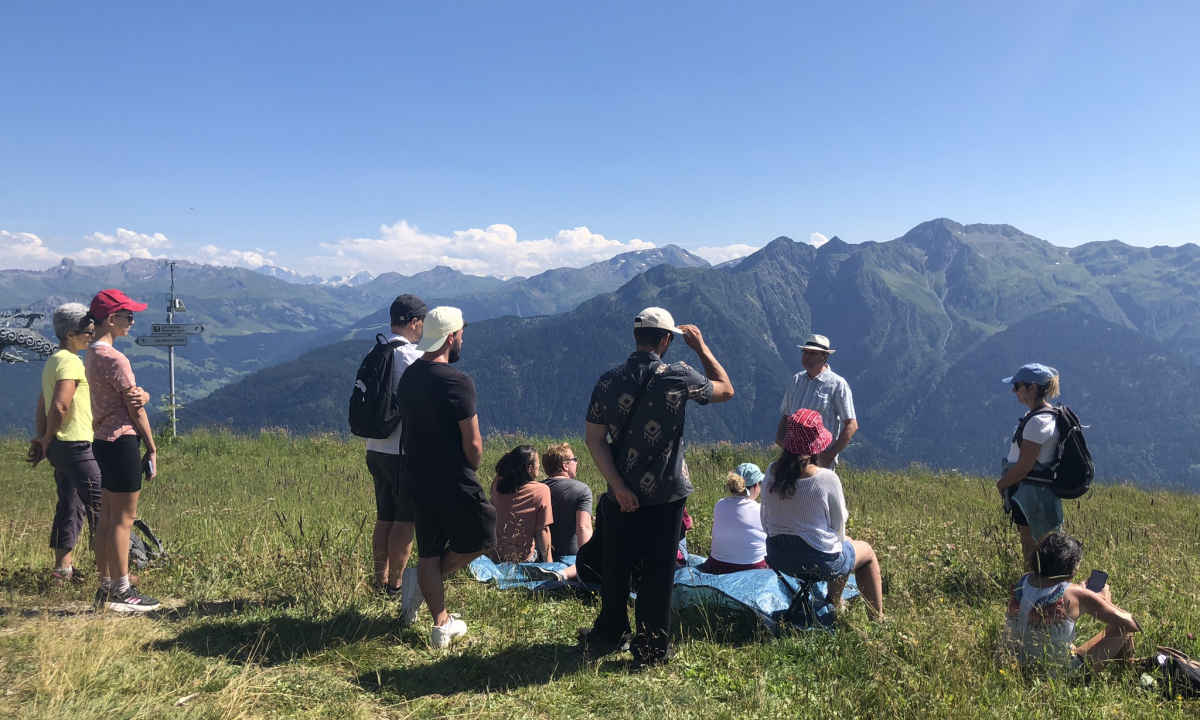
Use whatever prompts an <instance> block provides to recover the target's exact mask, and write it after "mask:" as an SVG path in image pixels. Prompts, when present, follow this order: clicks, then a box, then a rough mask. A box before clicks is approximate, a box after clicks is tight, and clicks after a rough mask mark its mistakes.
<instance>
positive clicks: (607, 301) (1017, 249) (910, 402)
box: [190, 219, 1200, 489]
mask: <svg viewBox="0 0 1200 720" xmlns="http://www.w3.org/2000/svg"><path fill="white" fill-rule="evenodd" d="M1198 250H1200V249H1198V248H1196V246H1194V245H1189V246H1184V247H1181V248H1152V249H1144V250H1143V249H1142V248H1132V247H1130V246H1127V245H1124V244H1122V243H1118V242H1105V243H1092V244H1089V245H1085V246H1081V247H1078V248H1073V249H1067V248H1059V247H1056V246H1054V245H1052V244H1050V243H1048V242H1046V241H1044V240H1040V239H1038V238H1036V237H1033V236H1031V235H1028V234H1026V233H1023V232H1021V231H1019V230H1017V229H1016V228H1013V227H1011V226H1007V225H966V226H964V225H960V224H958V223H955V222H953V221H949V220H945V219H939V220H935V221H930V222H927V223H923V224H921V225H919V226H917V227H916V228H914V229H913V230H911V231H909V232H908V233H906V234H905V235H904V236H902V237H900V238H897V239H896V240H892V241H889V242H884V243H861V244H857V245H849V244H847V243H845V242H843V241H841V240H840V239H838V238H832V239H830V240H829V242H828V243H826V244H824V245H823V246H822V247H820V248H814V247H812V246H810V245H808V244H805V243H797V242H793V241H792V240H790V239H788V238H778V239H776V240H775V241H773V242H771V243H770V244H768V245H767V246H766V247H764V248H763V249H762V250H760V251H758V252H756V253H755V254H753V255H751V256H749V257H747V258H745V259H743V260H742V261H741V262H739V263H737V264H735V265H733V266H730V267H725V268H711V267H673V266H670V265H659V266H657V267H653V268H651V269H649V270H647V271H645V272H642V273H640V274H638V275H637V276H635V277H634V278H633V279H631V280H630V281H629V282H627V283H626V284H625V285H623V286H622V287H620V288H619V289H618V290H616V291H614V292H611V293H605V294H601V295H598V296H596V297H594V298H592V299H590V300H588V301H586V302H584V303H582V304H580V305H579V306H577V307H575V308H574V309H572V310H570V311H568V312H565V313H559V314H554V315H543V316H537V317H518V316H515V315H508V316H504V317H499V318H494V319H491V320H487V321H483V322H477V323H476V322H472V323H471V326H470V328H469V330H468V337H467V345H466V348H465V350H464V354H463V359H462V361H461V367H462V369H463V370H464V371H466V372H468V373H470V374H471V375H472V376H473V377H474V378H475V380H476V383H477V386H478V388H479V414H480V419H481V424H482V425H483V426H484V427H485V428H486V429H488V430H490V431H498V432H518V431H519V432H525V433H532V434H561V433H563V432H570V433H578V432H580V431H581V429H582V422H583V412H584V408H585V407H586V403H587V400H588V397H589V393H590V392H591V388H592V384H593V383H594V382H595V379H596V378H597V377H598V376H599V375H600V373H601V372H603V371H604V370H606V369H607V368H609V367H612V366H613V365H615V364H617V363H619V362H621V361H622V360H623V359H624V358H625V357H626V356H627V355H628V353H629V352H630V351H631V349H632V347H631V345H632V341H631V333H630V321H631V318H632V317H633V316H634V314H636V313H637V311H638V310H640V309H641V308H643V307H646V306H648V305H661V306H663V307H666V308H668V309H670V310H671V311H672V312H673V313H674V315H675V317H676V318H677V320H678V321H680V322H694V323H696V324H698V325H699V326H700V327H701V328H702V330H703V331H704V333H705V337H706V338H707V339H708V342H709V343H710V345H711V346H712V347H713V348H714V351H715V352H716V354H717V357H718V358H719V359H720V360H721V362H722V363H723V364H724V366H725V368H726V369H727V370H728V372H729V374H730V377H731V378H732V380H733V382H734V385H735V387H736V388H737V391H738V392H737V395H736V397H735V398H734V400H733V401H732V402H730V403H728V404H726V405H723V406H720V407H714V408H696V409H695V410H694V411H691V412H690V414H689V433H690V434H691V436H692V437H694V438H702V439H712V440H732V441H757V442H765V441H769V439H770V438H771V437H772V433H773V429H774V426H775V424H776V422H777V421H778V418H779V407H778V406H779V402H780V399H781V398H782V395H783V392H784V390H785V388H786V387H787V384H788V383H789V382H790V381H791V377H792V375H793V374H795V373H796V372H797V371H798V370H799V369H800V351H799V349H798V346H799V345H800V344H802V343H803V342H804V340H805V338H806V337H807V336H808V334H809V333H810V332H819V333H822V334H825V335H828V336H830V337H831V339H832V341H833V343H834V348H835V349H836V350H837V352H836V353H835V354H834V355H833V359H832V361H831V366H832V368H833V369H834V371H835V372H838V373H839V374H841V375H843V376H844V377H846V378H847V380H848V381H849V382H850V384H851V387H852V389H853V392H854V397H855V404H856V409H857V414H858V416H859V422H860V428H861V430H860V433H859V435H858V436H857V438H856V441H855V444H854V445H853V446H852V448H851V450H850V451H848V453H847V458H848V459H849V460H851V461H852V462H860V463H872V462H878V463H883V464H887V465H891V466H897V465H904V464H906V463H909V462H922V463H926V464H929V465H935V466H939V467H943V468H958V469H961V470H964V471H966V470H970V471H973V472H985V473H991V472H994V471H995V470H996V469H997V468H998V467H999V458H1000V456H1001V455H1002V453H1003V452H1004V450H1005V449H1006V447H1007V446H1006V438H1007V437H1008V435H1009V434H1011V431H1012V427H1013V426H1014V425H1015V422H1016V419H1017V418H1018V417H1019V416H1020V414H1021V413H1022V411H1023V408H1022V406H1019V405H1018V404H1017V403H1016V402H1015V400H1014V399H1013V397H1012V394H1011V393H1010V392H1009V388H1008V386H1005V385H1003V384H1002V383H1000V382H999V380H1000V378H1003V377H1006V376H1008V375H1010V374H1012V372H1013V371H1014V370H1015V369H1016V368H1017V367H1018V366H1020V365H1021V364H1023V363H1025V362H1031V361H1040V362H1045V363H1047V364H1050V365H1053V366H1055V367H1058V368H1060V370H1061V371H1062V373H1063V380H1062V384H1063V388H1064V395H1063V398H1062V400H1063V401H1064V402H1066V403H1067V404H1069V405H1071V406H1072V408H1074V409H1075V410H1076V412H1077V413H1078V414H1079V415H1080V416H1081V417H1082V418H1083V419H1084V422H1085V423H1087V424H1089V426H1090V427H1089V428H1088V431H1087V434H1088V437H1089V440H1090V441H1091V444H1092V449H1093V452H1094V453H1095V455H1096V458H1097V463H1098V466H1099V468H1100V470H1099V472H1100V474H1101V475H1102V476H1103V477H1108V478H1131V479H1136V480H1139V481H1145V482H1152V483H1159V484H1168V485H1178V486H1186V487H1192V488H1195V489H1200V450H1198V449H1197V448H1200V414H1197V410H1196V408H1200V402H1197V401H1200V381H1198V380H1197V379H1196V376H1197V374H1198V373H1197V372H1196V370H1197V364H1198V363H1197V358H1200V341H1198V337H1197V334H1196V332H1195V329H1196V322H1197V320H1198V319H1200V313H1198V311H1197V306H1196V305H1195V301H1196V298H1197V288H1198V284H1197V282H1196V277H1197V276H1196V273H1197V269H1198V261H1200V252H1198ZM368 348H369V343H368V342H365V341H363V340H345V341H342V342H339V343H335V344H332V345H329V346H326V347H321V348H316V349H314V350H312V351H310V352H309V353H306V354H305V355H303V356H301V357H300V358H298V359H296V360H294V361H290V362H288V363H283V364H281V365H279V366H276V367H273V368H270V369H268V370H265V371H263V372H261V373H258V374H256V375H253V376H250V377H248V378H246V379H245V380H243V381H242V382H240V383H238V384H236V385H233V386H230V387H228V388H225V389H223V390H220V391H218V392H215V393H213V394H212V395H210V396H209V397H207V398H205V399H204V400H201V401H199V402H196V403H194V404H193V405H192V406H191V408H190V411H191V412H193V413H195V414H196V415H195V418H197V419H199V420H202V421H203V422H206V423H213V422H215V423H219V424H226V425H230V426H232V427H237V428H240V429H246V430H252V429H257V428H259V427H263V426H267V425H271V426H288V427H291V428H292V429H293V430H299V431H303V430H330V431H343V432H344V431H345V419H344V414H345V413H344V404H345V397H346V396H347V394H348V393H347V390H346V388H348V387H349V386H350V383H351V382H352V381H353V375H354V371H355V369H356V368H357V366H358V362H359V360H360V359H361V358H362V356H363V355H364V354H365V352H366V350H367V349H368ZM671 354H672V356H671V357H669V358H668V359H669V360H678V359H682V360H685V361H690V362H693V363H694V362H695V359H694V358H693V357H692V356H691V353H690V352H689V351H687V350H686V349H685V348H684V347H683V346H682V344H680V345H676V346H674V347H673V349H672V351H671ZM1164 423H1165V424H1166V425H1167V427H1163V424H1164Z"/></svg>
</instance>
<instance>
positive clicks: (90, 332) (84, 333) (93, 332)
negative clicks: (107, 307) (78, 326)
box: [71, 330, 96, 336]
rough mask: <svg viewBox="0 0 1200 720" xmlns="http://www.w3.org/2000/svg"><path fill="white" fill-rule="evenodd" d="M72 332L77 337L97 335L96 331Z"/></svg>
mask: <svg viewBox="0 0 1200 720" xmlns="http://www.w3.org/2000/svg"><path fill="white" fill-rule="evenodd" d="M71 332H72V333H74V334H75V335H88V336H91V335H95V334H96V331H95V330H72V331H71Z"/></svg>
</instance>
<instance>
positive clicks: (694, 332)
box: [679, 325, 733, 403]
mask: <svg viewBox="0 0 1200 720" xmlns="http://www.w3.org/2000/svg"><path fill="white" fill-rule="evenodd" d="M679 329H680V330H682V331H683V341H684V342H685V343H687V346H688V347H690V348H691V349H692V350H694V351H695V352H696V355H698V356H699V357H700V364H701V365H702V366H703V367H704V376H705V377H706V378H708V379H709V380H710V381H711V382H712V384H713V394H712V398H711V399H710V400H709V402H710V403H723V402H726V401H728V400H730V399H732V398H733V383H731V382H729V376H728V375H726V374H725V368H723V367H721V363H719V362H717V358H716V357H715V356H714V355H713V354H712V350H710V349H709V347H708V344H707V343H705V342H704V335H702V334H701V333H700V328H698V327H696V326H695V325H680V326H679Z"/></svg>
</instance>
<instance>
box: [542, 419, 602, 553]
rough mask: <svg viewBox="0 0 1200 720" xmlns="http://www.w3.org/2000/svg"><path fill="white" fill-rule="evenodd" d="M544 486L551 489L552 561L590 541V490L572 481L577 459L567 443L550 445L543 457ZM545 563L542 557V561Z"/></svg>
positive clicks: (577, 470) (576, 470) (577, 466)
mask: <svg viewBox="0 0 1200 720" xmlns="http://www.w3.org/2000/svg"><path fill="white" fill-rule="evenodd" d="M542 468H543V469H544V470H545V471H546V481H545V482H546V487H548V488H550V509H551V511H552V512H553V514H554V522H553V523H551V524H550V548H551V550H550V554H551V555H553V557H554V560H555V561H559V560H562V558H563V556H564V555H574V554H575V553H577V552H579V548H580V546H581V545H584V544H585V543H587V541H588V540H591V539H592V489H591V488H590V487H588V486H587V485H585V484H583V483H581V482H579V481H578V480H576V479H575V474H576V473H577V472H579V459H578V458H576V457H575V453H574V452H572V451H571V446H570V445H568V444H567V443H562V444H560V445H551V446H550V447H548V448H546V452H545V454H544V455H542ZM543 560H545V558H543Z"/></svg>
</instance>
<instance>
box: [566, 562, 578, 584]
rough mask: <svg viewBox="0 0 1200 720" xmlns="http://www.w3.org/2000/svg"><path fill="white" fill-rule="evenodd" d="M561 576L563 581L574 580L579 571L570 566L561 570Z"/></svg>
mask: <svg viewBox="0 0 1200 720" xmlns="http://www.w3.org/2000/svg"><path fill="white" fill-rule="evenodd" d="M562 574H563V580H564V581H566V580H574V579H576V578H578V577H579V571H578V569H577V568H576V567H575V566H574V565H571V566H570V567H568V568H566V569H565V570H563V571H562Z"/></svg>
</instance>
